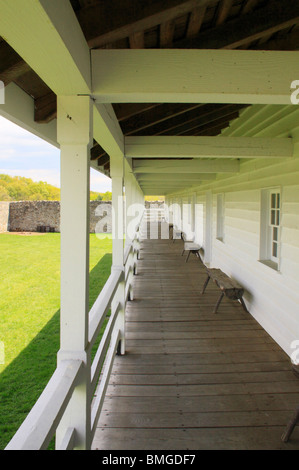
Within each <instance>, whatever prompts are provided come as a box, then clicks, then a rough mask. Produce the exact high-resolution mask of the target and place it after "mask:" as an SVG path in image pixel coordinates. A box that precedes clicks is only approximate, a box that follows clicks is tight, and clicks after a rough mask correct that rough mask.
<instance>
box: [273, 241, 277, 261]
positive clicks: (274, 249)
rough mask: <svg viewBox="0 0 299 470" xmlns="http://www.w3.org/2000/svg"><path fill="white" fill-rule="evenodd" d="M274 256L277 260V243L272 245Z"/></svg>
mask: <svg viewBox="0 0 299 470" xmlns="http://www.w3.org/2000/svg"><path fill="white" fill-rule="evenodd" d="M272 256H274V258H277V243H273V245H272Z"/></svg>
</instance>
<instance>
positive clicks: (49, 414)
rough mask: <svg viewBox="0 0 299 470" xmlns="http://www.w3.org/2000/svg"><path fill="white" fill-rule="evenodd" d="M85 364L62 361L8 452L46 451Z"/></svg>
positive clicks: (7, 448) (10, 444)
mask: <svg viewBox="0 0 299 470" xmlns="http://www.w3.org/2000/svg"><path fill="white" fill-rule="evenodd" d="M82 367H83V361H75V360H69V361H61V362H60V364H59V365H58V366H57V369H56V370H55V372H54V374H53V375H52V377H51V379H50V381H49V382H48V385H47V386H46V388H45V389H44V391H43V393H42V394H41V396H40V397H39V399H38V401H37V402H36V404H35V406H34V407H33V408H32V410H31V412H30V413H29V414H28V416H27V418H26V419H25V421H24V422H23V424H22V425H21V427H20V428H19V430H18V431H17V433H16V434H15V435H14V437H13V438H12V440H11V441H10V443H9V444H8V446H7V447H6V450H44V449H47V447H48V446H49V443H50V442H51V439H52V437H53V436H54V433H55V431H56V428H57V426H58V424H59V422H60V419H61V418H62V415H63V413H64V411H65V409H66V407H67V405H68V403H69V400H70V397H71V395H72V393H73V391H74V389H75V387H76V384H77V381H78V377H79V375H80V371H81V370H82Z"/></svg>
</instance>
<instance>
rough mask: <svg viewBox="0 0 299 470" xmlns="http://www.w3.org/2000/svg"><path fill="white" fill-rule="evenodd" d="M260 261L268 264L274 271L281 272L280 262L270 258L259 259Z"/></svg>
mask: <svg viewBox="0 0 299 470" xmlns="http://www.w3.org/2000/svg"><path fill="white" fill-rule="evenodd" d="M259 263H262V264H264V265H265V266H268V268H271V269H273V270H274V271H277V272H280V271H279V267H278V263H275V261H272V260H270V259H259Z"/></svg>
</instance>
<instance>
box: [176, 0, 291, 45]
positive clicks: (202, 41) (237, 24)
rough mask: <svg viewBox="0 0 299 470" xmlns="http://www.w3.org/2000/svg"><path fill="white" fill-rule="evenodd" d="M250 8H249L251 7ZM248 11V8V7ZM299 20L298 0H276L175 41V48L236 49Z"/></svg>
mask: <svg viewBox="0 0 299 470" xmlns="http://www.w3.org/2000/svg"><path fill="white" fill-rule="evenodd" d="M248 11H249V10H248ZM245 12H246V10H245ZM298 22H299V3H298V1H297V0H288V1H287V2H282V1H281V0H274V1H271V2H268V5H266V6H265V7H263V8H258V9H256V10H254V11H250V12H248V13H246V14H243V15H241V16H240V17H238V18H236V19H233V20H230V21H227V22H226V23H223V24H220V25H219V26H216V27H214V28H210V29H208V30H207V31H205V32H202V33H200V34H198V35H197V36H195V37H193V38H187V39H183V40H180V41H176V42H174V43H173V45H172V47H173V48H176V49H177V48H188V49H193V48H194V49H224V48H226V49H234V48H237V47H241V46H244V45H245V44H248V43H249V42H252V41H255V40H258V39H261V38H263V37H265V36H268V35H270V34H274V33H276V32H277V31H280V30H282V29H285V28H288V27H291V26H293V25H295V24H298Z"/></svg>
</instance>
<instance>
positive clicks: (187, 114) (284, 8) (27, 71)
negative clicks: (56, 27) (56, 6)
mask: <svg viewBox="0 0 299 470" xmlns="http://www.w3.org/2000/svg"><path fill="white" fill-rule="evenodd" d="M70 1H71V4H72V7H73V9H74V12H75V14H76V16H77V18H78V21H79V23H80V25H81V28H82V31H83V33H84V35H85V38H86V40H87V42H88V45H89V47H90V48H91V49H98V48H104V49H112V48H113V49H115V48H116V49H123V48H135V49H136V48H139V49H140V48H176V49H179V48H180V49H190V48H197V49H253V50H290V51H291V50H299V1H298V0H287V1H284V2H283V1H281V0H163V1H162V0H126V1H124V0H70ZM0 79H1V80H2V81H3V82H4V83H5V84H6V85H7V84H8V83H10V82H14V83H15V84H17V85H18V86H19V87H21V88H22V89H23V90H24V91H26V92H27V93H28V94H29V95H31V96H32V97H33V98H34V100H35V120H36V121H37V122H40V123H47V122H50V121H51V120H53V119H55V118H56V96H55V94H54V93H53V92H52V91H51V90H50V89H49V88H48V86H47V85H46V84H45V83H44V82H43V81H42V80H41V79H40V78H39V77H38V75H37V74H36V73H35V72H34V71H33V70H32V69H31V68H30V67H29V66H28V64H26V63H25V62H24V60H23V59H22V58H21V57H20V56H19V55H18V54H17V53H16V52H15V51H14V50H13V49H12V48H11V47H10V46H9V45H8V44H7V43H6V42H5V41H4V40H3V39H2V38H0ZM245 106H248V105H236V104H226V105H224V104H217V103H211V104H190V103H189V104H183V103H162V104H161V103H157V104H153V103H150V104H149V103H148V104H142V103H140V104H139V103H138V104H136V103H135V104H132V103H122V104H118V103H114V104H113V107H114V110H115V113H116V116H117V118H118V120H119V123H120V126H121V129H122V131H123V133H124V135H196V136H215V135H218V134H220V133H221V130H222V129H224V128H226V127H227V126H229V123H230V121H231V120H233V119H236V118H237V117H238V116H239V112H240V110H241V109H242V108H244V107H245ZM91 159H92V160H97V159H98V164H99V166H101V168H104V169H106V170H108V171H109V157H108V156H107V155H106V154H105V152H104V151H103V149H102V148H101V147H100V146H99V145H98V144H97V143H96V142H95V143H94V147H93V149H92V152H91Z"/></svg>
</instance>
